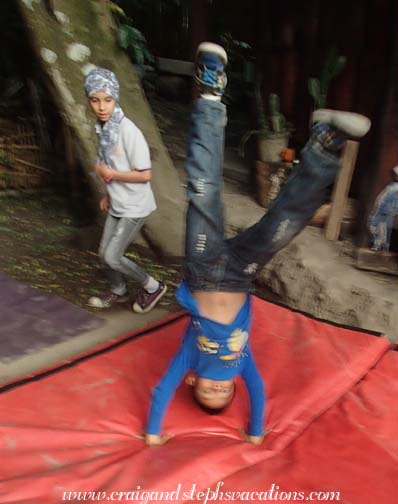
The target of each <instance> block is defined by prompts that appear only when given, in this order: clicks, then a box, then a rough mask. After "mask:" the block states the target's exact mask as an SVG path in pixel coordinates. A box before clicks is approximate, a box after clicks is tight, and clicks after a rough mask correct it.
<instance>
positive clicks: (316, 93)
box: [308, 47, 347, 108]
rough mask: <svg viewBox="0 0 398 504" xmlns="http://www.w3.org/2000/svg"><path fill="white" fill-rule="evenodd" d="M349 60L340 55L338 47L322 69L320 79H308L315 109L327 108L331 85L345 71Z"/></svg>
mask: <svg viewBox="0 0 398 504" xmlns="http://www.w3.org/2000/svg"><path fill="white" fill-rule="evenodd" d="M346 62H347V58H346V57H345V56H341V55H339V54H338V51H337V49H336V47H332V48H331V49H330V51H329V54H328V56H327V58H326V60H325V63H324V65H323V67H322V69H321V73H320V76H319V79H318V78H314V77H311V78H310V79H308V92H309V94H310V95H311V96H312V98H313V100H314V105H315V108H325V107H326V102H327V94H328V90H329V85H330V83H331V81H332V80H333V79H335V78H336V77H337V75H338V74H339V73H340V72H341V71H342V70H343V68H344V66H345V64H346Z"/></svg>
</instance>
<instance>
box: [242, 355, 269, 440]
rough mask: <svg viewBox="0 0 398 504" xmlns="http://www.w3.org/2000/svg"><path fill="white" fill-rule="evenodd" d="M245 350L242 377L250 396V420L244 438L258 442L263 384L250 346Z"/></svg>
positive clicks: (260, 426)
mask: <svg viewBox="0 0 398 504" xmlns="http://www.w3.org/2000/svg"><path fill="white" fill-rule="evenodd" d="M247 351H248V356H247V362H246V365H245V368H244V370H243V372H242V378H243V380H244V382H245V384H246V387H247V391H248V393H249V397H250V422H249V426H248V430H247V434H246V436H245V439H246V441H249V442H251V443H254V444H260V443H261V442H262V440H263V437H264V411H265V403H266V395H265V386H264V382H263V379H262V377H261V375H260V373H259V372H258V369H257V366H256V363H255V362H254V358H253V354H252V352H251V350H250V348H248V350H247Z"/></svg>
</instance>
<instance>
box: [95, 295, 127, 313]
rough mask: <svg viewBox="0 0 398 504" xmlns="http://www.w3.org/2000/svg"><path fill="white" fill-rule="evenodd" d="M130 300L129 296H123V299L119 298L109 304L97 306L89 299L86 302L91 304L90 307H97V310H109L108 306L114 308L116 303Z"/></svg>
mask: <svg viewBox="0 0 398 504" xmlns="http://www.w3.org/2000/svg"><path fill="white" fill-rule="evenodd" d="M129 300H130V298H129V297H126V298H123V299H118V300H117V301H115V302H114V303H112V304H110V305H108V306H96V305H94V304H91V303H90V302H89V301H88V302H87V303H86V306H89V307H90V308H96V309H97V310H107V309H108V308H112V306H113V305H114V304H123V303H127V302H128V301H129Z"/></svg>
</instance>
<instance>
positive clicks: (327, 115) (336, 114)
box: [312, 109, 371, 138]
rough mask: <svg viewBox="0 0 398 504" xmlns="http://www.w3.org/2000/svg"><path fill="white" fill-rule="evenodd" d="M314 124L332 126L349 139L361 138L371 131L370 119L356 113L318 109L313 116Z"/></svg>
mask: <svg viewBox="0 0 398 504" xmlns="http://www.w3.org/2000/svg"><path fill="white" fill-rule="evenodd" d="M312 122H313V123H324V124H330V125H332V126H334V127H335V128H337V129H338V130H340V131H342V132H343V133H345V134H346V135H347V136H349V137H353V138H361V137H363V136H364V135H366V133H367V132H368V131H369V129H370V125H371V122H370V119H368V118H367V117H365V116H363V115H361V114H355V113H354V112H342V111H340V110H330V109H318V110H315V111H314V113H313V114H312Z"/></svg>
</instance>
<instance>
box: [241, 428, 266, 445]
mask: <svg viewBox="0 0 398 504" xmlns="http://www.w3.org/2000/svg"><path fill="white" fill-rule="evenodd" d="M268 432H269V431H265V432H264V434H261V436H251V435H250V434H248V433H247V432H245V431H243V430H242V431H241V433H242V437H243V440H244V441H246V443H251V444H255V445H260V444H261V443H262V442H263V441H264V438H265V436H266V435H267V434H268Z"/></svg>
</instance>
